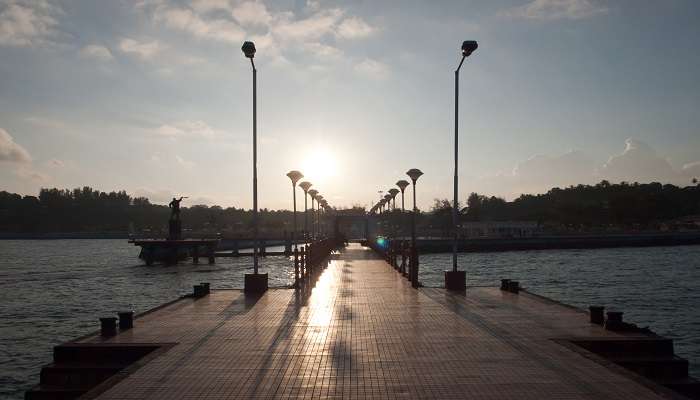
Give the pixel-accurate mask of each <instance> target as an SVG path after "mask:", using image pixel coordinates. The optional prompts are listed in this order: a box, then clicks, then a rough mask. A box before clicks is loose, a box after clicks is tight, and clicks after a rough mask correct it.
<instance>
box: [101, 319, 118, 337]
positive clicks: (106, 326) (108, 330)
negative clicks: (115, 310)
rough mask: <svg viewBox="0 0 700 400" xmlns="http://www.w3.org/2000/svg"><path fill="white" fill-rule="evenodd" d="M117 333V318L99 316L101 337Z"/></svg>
mask: <svg viewBox="0 0 700 400" xmlns="http://www.w3.org/2000/svg"><path fill="white" fill-rule="evenodd" d="M116 334H117V318H116V317H104V318H100V335H101V336H102V337H110V336H114V335H116Z"/></svg>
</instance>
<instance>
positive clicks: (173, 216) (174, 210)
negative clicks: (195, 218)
mask: <svg viewBox="0 0 700 400" xmlns="http://www.w3.org/2000/svg"><path fill="white" fill-rule="evenodd" d="M186 198H187V197H184V196H183V197H180V198H179V199H176V198H175V197H173V201H171V202H170V203H169V204H168V207H170V220H169V221H168V223H169V228H170V229H169V234H168V239H170V240H179V239H182V223H181V221H180V202H181V201H182V199H186Z"/></svg>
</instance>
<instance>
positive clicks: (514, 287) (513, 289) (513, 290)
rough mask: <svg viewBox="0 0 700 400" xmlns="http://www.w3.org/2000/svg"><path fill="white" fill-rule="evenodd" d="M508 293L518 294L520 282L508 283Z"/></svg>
mask: <svg viewBox="0 0 700 400" xmlns="http://www.w3.org/2000/svg"><path fill="white" fill-rule="evenodd" d="M508 291H509V292H511V293H515V294H518V293H519V292H520V282H518V281H508Z"/></svg>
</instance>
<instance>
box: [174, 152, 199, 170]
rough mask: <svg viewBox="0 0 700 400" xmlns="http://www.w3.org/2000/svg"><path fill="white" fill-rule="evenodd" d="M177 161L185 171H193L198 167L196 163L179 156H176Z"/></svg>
mask: <svg viewBox="0 0 700 400" xmlns="http://www.w3.org/2000/svg"><path fill="white" fill-rule="evenodd" d="M175 161H177V163H178V164H179V165H180V166H181V167H182V168H184V169H192V168H194V166H195V165H196V164H195V162H194V161H189V160H185V159H184V158H182V157H180V156H179V155H175Z"/></svg>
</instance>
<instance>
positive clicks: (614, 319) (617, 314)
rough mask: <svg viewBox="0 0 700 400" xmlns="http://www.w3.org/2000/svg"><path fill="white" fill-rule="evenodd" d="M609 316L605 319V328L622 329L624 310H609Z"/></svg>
mask: <svg viewBox="0 0 700 400" xmlns="http://www.w3.org/2000/svg"><path fill="white" fill-rule="evenodd" d="M606 314H607V316H608V318H607V319H606V320H605V329H607V330H609V331H617V330H621V329H622V327H623V323H622V314H623V312H622V311H608V312H607V313H606Z"/></svg>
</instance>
